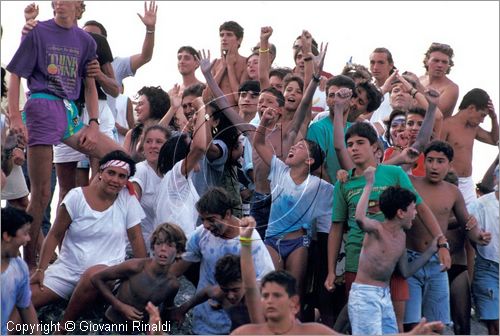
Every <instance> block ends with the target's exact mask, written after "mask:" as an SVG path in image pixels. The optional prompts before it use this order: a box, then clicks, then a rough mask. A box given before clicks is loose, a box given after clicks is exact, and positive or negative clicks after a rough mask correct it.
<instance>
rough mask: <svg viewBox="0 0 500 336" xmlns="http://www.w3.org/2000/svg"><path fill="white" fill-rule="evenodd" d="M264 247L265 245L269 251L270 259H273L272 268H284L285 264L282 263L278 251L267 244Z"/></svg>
mask: <svg viewBox="0 0 500 336" xmlns="http://www.w3.org/2000/svg"><path fill="white" fill-rule="evenodd" d="M266 247H267V250H268V251H269V254H270V255H271V259H272V260H273V264H274V268H275V269H276V270H277V271H280V270H283V269H285V266H284V264H283V259H281V257H280V255H279V254H278V252H277V251H276V250H275V249H274V248H272V247H271V246H269V245H266Z"/></svg>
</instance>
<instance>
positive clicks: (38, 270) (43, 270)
mask: <svg viewBox="0 0 500 336" xmlns="http://www.w3.org/2000/svg"><path fill="white" fill-rule="evenodd" d="M35 272H45V269H43V268H37V269H36V270H35Z"/></svg>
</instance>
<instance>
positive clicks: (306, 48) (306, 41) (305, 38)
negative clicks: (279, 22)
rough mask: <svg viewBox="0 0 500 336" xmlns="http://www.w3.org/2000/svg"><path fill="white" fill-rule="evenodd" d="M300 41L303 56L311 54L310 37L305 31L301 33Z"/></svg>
mask: <svg viewBox="0 0 500 336" xmlns="http://www.w3.org/2000/svg"><path fill="white" fill-rule="evenodd" d="M300 39H301V40H302V52H303V53H304V56H305V55H307V54H308V53H310V52H311V50H312V49H311V48H312V35H311V33H309V32H308V31H307V30H305V29H304V30H303V31H302V35H301V36H300Z"/></svg>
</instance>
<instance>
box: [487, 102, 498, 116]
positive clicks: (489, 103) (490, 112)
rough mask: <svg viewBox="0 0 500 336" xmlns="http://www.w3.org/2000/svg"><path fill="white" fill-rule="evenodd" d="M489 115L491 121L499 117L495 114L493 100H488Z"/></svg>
mask: <svg viewBox="0 0 500 336" xmlns="http://www.w3.org/2000/svg"><path fill="white" fill-rule="evenodd" d="M488 115H489V116H490V118H491V119H495V118H496V117H497V114H496V113H495V106H493V102H492V101H491V99H490V100H488Z"/></svg>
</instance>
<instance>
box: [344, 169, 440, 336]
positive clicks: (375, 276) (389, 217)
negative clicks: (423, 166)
mask: <svg viewBox="0 0 500 336" xmlns="http://www.w3.org/2000/svg"><path fill="white" fill-rule="evenodd" d="M364 176H365V179H366V185H365V187H364V189H363V193H362V195H361V198H360V200H359V202H358V205H357V207H356V215H355V218H356V223H357V224H358V226H359V227H360V229H361V230H363V231H364V232H366V234H365V236H364V240H363V247H362V248H361V253H360V255H359V266H358V272H357V274H356V279H355V280H354V282H353V284H352V287H351V291H350V292H349V304H348V308H349V319H350V321H351V327H352V333H353V335H356V334H365V335H380V334H382V333H383V334H388V333H397V332H398V326H397V323H396V315H395V313H394V308H393V306H392V301H391V294H390V290H389V280H390V279H391V276H392V273H393V271H394V268H395V266H396V264H398V266H399V269H400V271H401V274H402V275H403V276H404V277H408V276H410V275H411V274H412V273H414V272H415V271H416V270H417V269H418V268H419V267H421V266H422V265H423V264H424V263H425V262H427V260H428V259H429V258H430V257H431V256H432V254H434V253H435V252H436V251H437V238H434V241H433V242H432V243H431V244H430V246H429V247H428V249H427V250H426V251H425V252H424V253H423V254H422V256H421V257H420V258H418V259H416V260H414V261H413V262H412V263H411V264H410V265H411V267H409V266H410V265H408V261H407V259H406V234H405V232H404V230H408V229H410V228H411V225H412V219H413V218H414V217H415V215H416V207H415V202H416V200H417V198H416V196H415V194H413V193H412V192H411V191H409V190H408V189H405V188H401V187H399V186H396V187H393V186H390V187H388V188H387V189H385V190H384V192H383V193H382V194H381V195H380V200H379V206H380V210H381V211H382V213H383V214H384V217H385V220H384V221H383V222H379V221H378V220H376V219H371V218H368V217H367V215H366V213H367V210H368V203H369V197H370V193H371V192H372V189H373V185H374V180H375V168H374V167H372V166H369V167H368V168H366V169H365V171H364ZM367 316H370V318H369V319H366V317H367Z"/></svg>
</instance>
